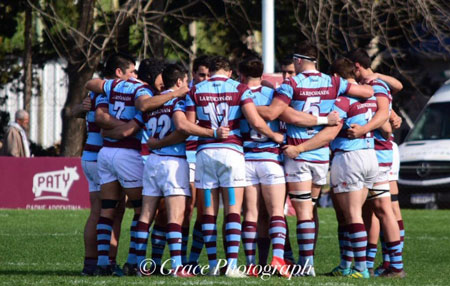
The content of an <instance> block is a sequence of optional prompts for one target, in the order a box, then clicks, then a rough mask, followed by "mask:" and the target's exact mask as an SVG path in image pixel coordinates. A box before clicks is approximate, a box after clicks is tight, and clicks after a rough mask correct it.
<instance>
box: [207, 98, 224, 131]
mask: <svg viewBox="0 0 450 286" xmlns="http://www.w3.org/2000/svg"><path fill="white" fill-rule="evenodd" d="M203 113H205V114H206V115H208V117H209V121H210V122H211V128H212V129H217V128H219V127H221V126H228V113H229V106H228V103H226V102H221V103H219V104H217V105H215V104H214V103H213V102H210V103H208V105H207V106H203Z"/></svg>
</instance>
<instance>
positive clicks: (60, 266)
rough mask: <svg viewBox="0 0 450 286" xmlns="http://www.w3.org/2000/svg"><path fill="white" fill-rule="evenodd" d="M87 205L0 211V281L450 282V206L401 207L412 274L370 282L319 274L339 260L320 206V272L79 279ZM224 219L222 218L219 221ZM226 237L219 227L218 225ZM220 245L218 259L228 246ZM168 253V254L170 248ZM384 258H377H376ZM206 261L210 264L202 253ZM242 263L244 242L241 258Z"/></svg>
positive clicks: (122, 253)
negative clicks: (282, 275) (296, 275)
mask: <svg viewBox="0 0 450 286" xmlns="http://www.w3.org/2000/svg"><path fill="white" fill-rule="evenodd" d="M131 214H132V212H131V211H130V210H127V213H126V216H125V220H124V224H123V232H122V235H121V245H120V249H119V256H118V259H117V261H118V262H119V263H120V264H123V262H124V261H125V259H126V255H127V251H128V243H129V225H130V222H131ZM87 215H88V211H86V210H82V211H67V210H64V211H60V210H0V227H1V232H0V284H2V285H65V284H67V285H175V284H176V285H180V284H183V285H198V284H201V285H228V284H230V285H231V284H233V285H240V284H242V285H244V284H246V285H262V284H265V285H281V284H283V285H285V284H289V285H310V284H318V285H341V286H342V285H353V284H375V285H394V284H395V285H397V284H398V285H410V284H413V285H450V277H449V275H448V273H449V272H448V269H449V268H450V241H449V235H450V232H449V226H448V222H449V217H450V212H449V211H441V210H433V211H431V210H404V211H403V216H404V221H405V228H406V240H405V249H404V256H403V260H404V263H405V270H406V272H407V278H405V279H403V280H392V279H383V278H373V279H369V280H365V281H361V280H351V279H350V278H337V277H336V278H335V277H325V276H323V275H321V274H323V273H325V272H327V271H329V270H331V269H332V268H333V267H334V266H336V265H337V264H338V261H339V260H338V247H337V239H336V221H335V218H334V212H333V210H332V209H320V210H319V215H320V234H319V240H318V244H317V250H316V256H315V268H316V272H317V274H318V277H315V278H312V277H307V278H292V280H290V281H288V280H286V279H284V278H279V277H271V278H270V279H268V280H266V281H263V280H261V279H260V278H247V279H239V280H237V279H233V280H230V279H228V278H225V277H196V278H191V279H180V278H178V279H177V278H172V277H143V278H139V277H122V278H115V277H82V276H80V271H81V268H82V263H83V240H82V237H83V233H82V231H83V226H84V222H85V219H86V217H87ZM221 221H222V217H219V222H221ZM289 225H290V229H291V234H290V239H291V242H292V245H293V246H294V250H295V253H297V252H296V251H297V250H296V249H297V247H296V244H297V243H296V234H295V218H294V217H290V218H289ZM218 231H219V235H221V234H220V233H221V228H219V229H218ZM220 243H221V242H220V239H219V245H218V251H219V255H218V256H219V258H223V257H224V254H223V248H222V245H221V244H220ZM165 257H168V251H167V248H166V254H165ZM377 258H379V256H378V257H377ZM200 263H201V264H205V263H207V259H206V254H205V251H203V252H202V256H201V260H200ZM243 263H245V257H244V253H243V249H242V246H241V253H240V258H239V264H243Z"/></svg>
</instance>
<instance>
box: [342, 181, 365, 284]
mask: <svg viewBox="0 0 450 286" xmlns="http://www.w3.org/2000/svg"><path fill="white" fill-rule="evenodd" d="M366 197H367V189H365V188H364V189H362V190H358V191H349V192H342V193H339V191H338V193H336V197H335V198H336V202H337V204H339V205H340V207H341V209H342V211H343V215H344V218H345V222H346V233H348V240H349V243H350V245H351V247H352V250H353V256H354V259H355V270H356V271H355V272H354V273H353V274H352V277H355V278H363V277H364V278H368V277H369V273H368V272H367V267H366V246H367V233H366V230H365V227H364V222H363V219H362V206H363V204H364V201H365V200H366ZM346 269H347V268H346ZM366 272H367V275H366Z"/></svg>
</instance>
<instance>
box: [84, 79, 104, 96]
mask: <svg viewBox="0 0 450 286" xmlns="http://www.w3.org/2000/svg"><path fill="white" fill-rule="evenodd" d="M104 84H105V80H104V79H101V78H93V79H91V80H89V81H88V82H87V83H86V85H85V86H84V87H85V88H86V89H88V90H90V91H93V92H95V93H103V85H104Z"/></svg>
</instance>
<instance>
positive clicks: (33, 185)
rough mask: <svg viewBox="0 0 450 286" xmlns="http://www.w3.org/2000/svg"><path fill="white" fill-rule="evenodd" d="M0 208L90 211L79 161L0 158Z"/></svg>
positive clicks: (86, 186) (49, 158) (62, 158)
mask: <svg viewBox="0 0 450 286" xmlns="http://www.w3.org/2000/svg"><path fill="white" fill-rule="evenodd" d="M0 170H1V171H0V197H1V200H0V208H13V209H15V208H21V209H22V208H23V209H81V208H89V206H90V203H89V187H88V182H87V181H86V178H85V177H84V173H83V169H82V167H81V160H80V158H64V157H35V158H14V157H0Z"/></svg>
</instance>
